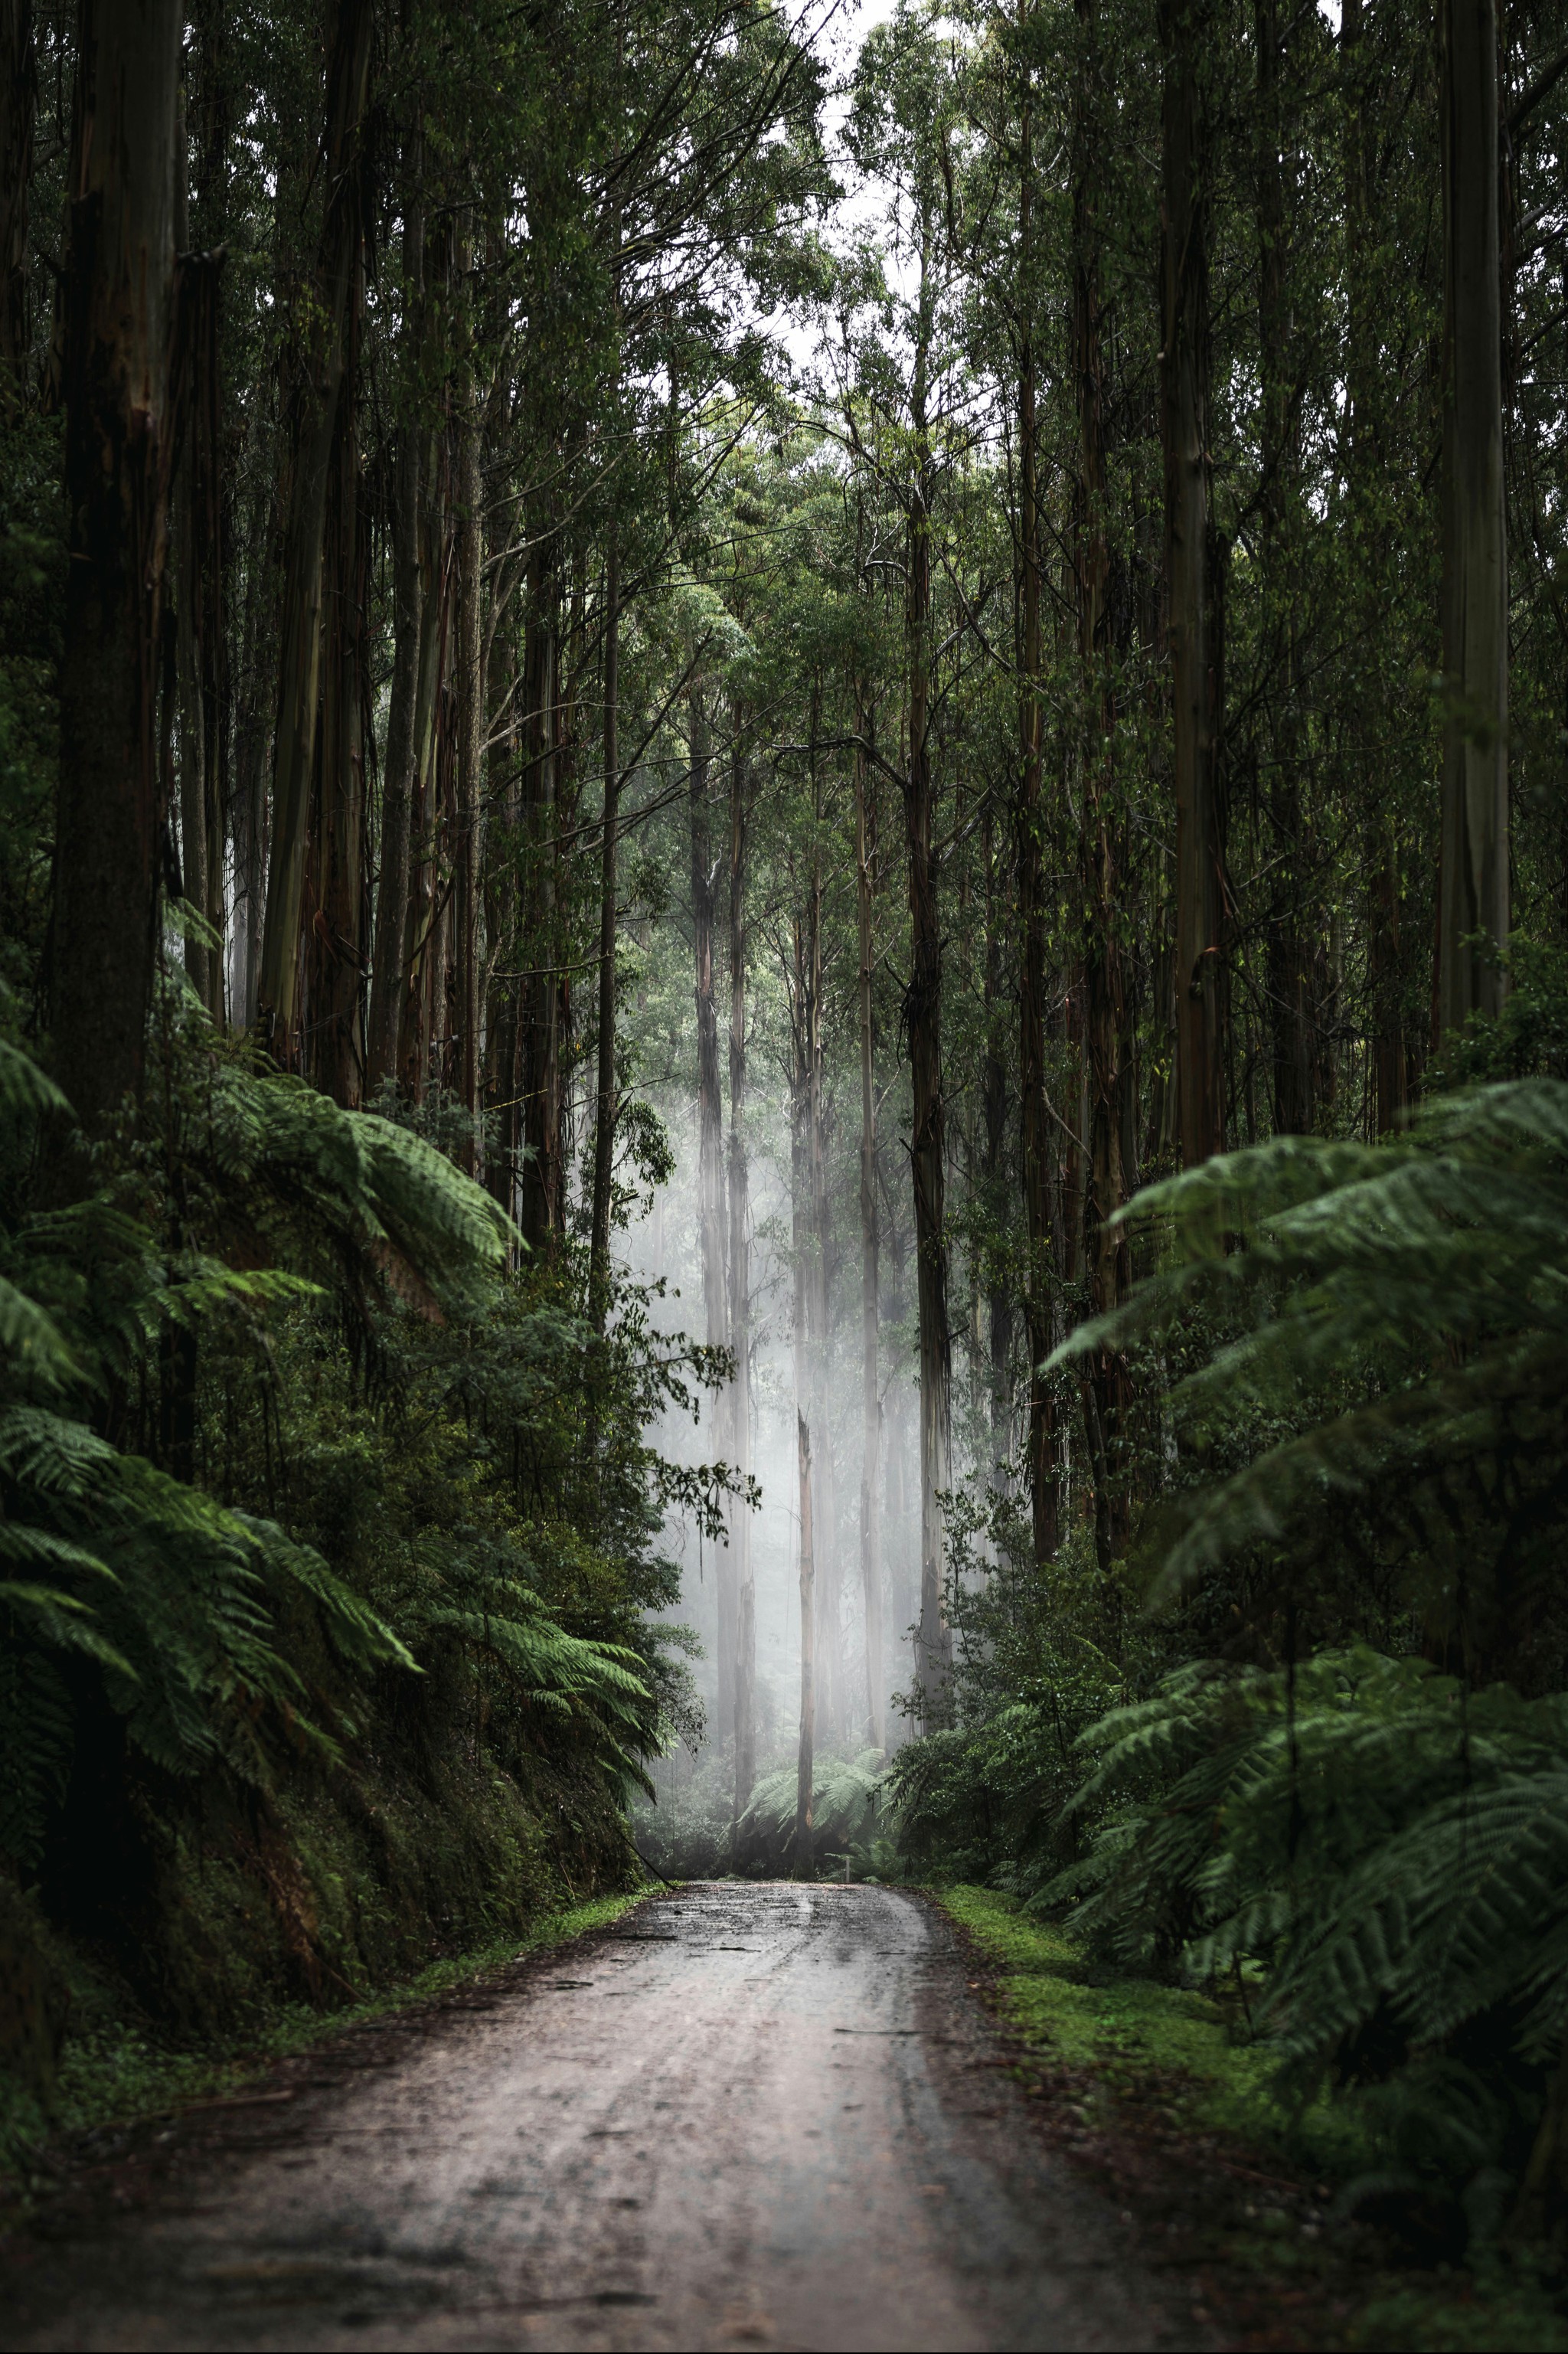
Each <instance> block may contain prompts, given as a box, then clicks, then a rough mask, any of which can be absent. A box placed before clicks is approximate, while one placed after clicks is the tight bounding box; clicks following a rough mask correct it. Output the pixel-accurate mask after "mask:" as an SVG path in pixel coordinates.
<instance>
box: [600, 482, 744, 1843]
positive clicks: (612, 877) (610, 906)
mask: <svg viewBox="0 0 1568 2354" xmlns="http://www.w3.org/2000/svg"><path fill="white" fill-rule="evenodd" d="M619 827H620V541H619V538H618V536H617V533H616V526H615V521H614V518H613V516H612V517H611V519H610V525H609V542H608V545H607V546H606V549H605V558H604V838H603V841H602V843H601V844H600V851H599V1071H598V1084H597V1087H596V1088H595V1104H594V1140H593V1225H592V1234H591V1240H590V1243H589V1251H588V1298H589V1303H590V1308H591V1312H592V1317H593V1322H594V1326H595V1329H596V1330H597V1331H600V1332H602V1331H603V1330H604V1320H605V1318H606V1316H607V1315H608V1314H609V1217H610V1205H611V1193H612V1187H613V1184H614V1177H615V1119H616V1108H617V1107H616V1087H615V935H616V918H617V902H618V899H619V896H620V880H619V874H618V865H619V861H618V857H617V838H616V837H617V832H618V830H619ZM732 1051H733V1050H732ZM741 1803H742V1804H744V1801H742V1802H741ZM737 1811H738V1809H737Z"/></svg>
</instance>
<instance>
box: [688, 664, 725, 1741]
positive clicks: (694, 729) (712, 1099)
mask: <svg viewBox="0 0 1568 2354" xmlns="http://www.w3.org/2000/svg"><path fill="white" fill-rule="evenodd" d="M691 759H692V767H691V787H690V791H689V794H688V801H687V805H688V810H689V814H690V821H691V855H692V949H693V960H694V994H695V1002H696V1015H697V1216H698V1222H699V1225H700V1229H701V1237H702V1250H703V1313H704V1327H705V1337H706V1340H707V1344H708V1346H709V1348H710V1349H722V1348H725V1347H726V1346H727V1345H728V1330H727V1328H728V1313H727V1310H728V1305H729V1303H728V1299H727V1298H726V1286H725V1264H724V1246H725V1232H724V1108H723V1102H722V1099H721V1097H720V1092H719V1056H718V1005H717V1000H716V997H715V990H714V882H715V877H716V875H717V874H718V861H717V859H716V858H715V856H714V853H713V825H712V812H711V810H710V808H709V802H708V788H709V782H710V771H711V769H712V762H713V753H712V737H711V731H710V726H709V717H708V707H707V701H706V696H705V691H704V689H703V688H702V687H700V686H694V687H693V689H692V694H691ZM714 1587H715V1601H716V1603H717V1606H718V1642H717V1647H716V1648H717V1660H716V1665H717V1669H718V1697H717V1712H716V1717H715V1722H716V1723H717V1724H718V1727H719V1737H720V1739H721V1740H723V1739H724V1738H725V1737H726V1735H727V1734H728V1733H729V1731H730V1728H731V1726H732V1725H733V1723H734V1722H735V1572H734V1563H733V1561H732V1560H731V1557H730V1554H729V1552H728V1550H727V1548H726V1547H721V1548H720V1550H719V1553H718V1554H717V1557H716V1559H715V1566H714Z"/></svg>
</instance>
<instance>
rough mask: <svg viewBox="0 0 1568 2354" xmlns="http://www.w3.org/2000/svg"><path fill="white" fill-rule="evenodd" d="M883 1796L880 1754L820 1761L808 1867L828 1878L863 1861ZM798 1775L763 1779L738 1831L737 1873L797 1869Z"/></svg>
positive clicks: (783, 1769)
mask: <svg viewBox="0 0 1568 2354" xmlns="http://www.w3.org/2000/svg"><path fill="white" fill-rule="evenodd" d="M882 1795H883V1775H882V1755H881V1752H880V1751H879V1750H875V1749H867V1750H863V1751H862V1753H861V1754H860V1755H859V1756H857V1757H826V1756H824V1757H818V1758H817V1759H816V1760H815V1761H814V1765H813V1771H812V1776H811V1825H812V1832H811V1864H812V1867H813V1869H814V1870H816V1871H818V1872H823V1873H831V1872H833V1871H834V1870H836V1869H838V1868H839V1867H840V1866H842V1864H844V1863H845V1862H846V1861H850V1860H851V1859H852V1858H853V1857H855V1856H860V1857H864V1856H865V1855H866V1854H867V1853H868V1852H869V1850H870V1848H871V1845H872V1842H873V1840H874V1839H875V1836H876V1823H877V1813H878V1808H879V1803H880V1801H881V1798H882ZM799 1797H800V1770H799V1767H798V1766H796V1765H780V1766H779V1768H778V1770H777V1771H776V1772H775V1773H772V1774H765V1775H764V1776H763V1777H762V1779H761V1780H760V1781H759V1782H758V1785H757V1787H756V1788H755V1789H754V1790H753V1791H752V1794H751V1798H750V1802H749V1804H748V1805H747V1808H746V1811H745V1813H744V1814H743V1815H742V1816H741V1818H740V1820H739V1822H738V1823H737V1824H736V1840H735V1858H736V1870H737V1871H741V1872H755V1873H758V1874H759V1875H764V1876H766V1875H768V1874H772V1873H776V1872H778V1873H782V1872H790V1871H795V1870H798V1869H799V1868H800V1861H801V1859H800V1857H799V1856H798V1855H797V1853H796V1850H795V1824H796V1814H797V1808H798V1802H799Z"/></svg>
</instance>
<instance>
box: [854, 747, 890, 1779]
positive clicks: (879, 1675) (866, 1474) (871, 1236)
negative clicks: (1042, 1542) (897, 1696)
mask: <svg viewBox="0 0 1568 2354" xmlns="http://www.w3.org/2000/svg"><path fill="white" fill-rule="evenodd" d="M856 732H857V734H863V732H864V718H863V716H862V719H861V723H860V726H858V727H857V730H856ZM866 785H867V775H866V761H865V758H864V755H863V753H860V752H857V754H856V756H855V764H854V832H855V903H856V912H857V915H858V918H859V935H860V976H859V980H860V986H859V992H858V994H859V1015H860V1323H861V1358H860V1421H861V1454H860V1577H861V1591H862V1596H863V1603H864V1608H865V1684H866V1709H867V1723H868V1725H869V1728H870V1734H871V1746H872V1747H873V1748H874V1749H885V1747H886V1745H887V1710H886V1699H885V1691H884V1678H883V1659H882V1649H883V1633H882V1515H881V1512H880V1511H879V1510H878V1507H877V1479H878V1475H879V1473H880V1470H881V1461H882V1398H881V1390H880V1383H879V1369H878V1363H877V1360H878V1342H879V1338H880V1335H879V1331H878V1283H879V1272H878V1235H877V1221H876V1073H875V1068H874V1060H873V1054H872V1048H873V1044H874V1041H873V1036H872V997H871V982H872V973H873V970H874V933H873V907H872V877H871V861H872V839H871V824H870V816H869V812H868V810H867V805H866V804H867V790H866Z"/></svg>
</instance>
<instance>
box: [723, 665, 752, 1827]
mask: <svg viewBox="0 0 1568 2354" xmlns="http://www.w3.org/2000/svg"><path fill="white" fill-rule="evenodd" d="M740 723H741V715H740V714H739V712H738V711H737V712H736V714H735V725H736V742H735V745H734V748H733V749H732V751H731V753H730V770H729V1345H730V1347H731V1348H732V1349H733V1350H734V1352H735V1385H734V1388H733V1390H732V1391H731V1394H730V1402H731V1414H732V1435H733V1448H734V1455H735V1468H736V1476H737V1478H738V1479H741V1480H742V1481H744V1480H745V1479H747V1478H748V1477H749V1476H750V1472H751V1245H750V1241H749V1238H748V1236H747V1211H748V1204H747V1191H748V1174H749V1172H748V1171H747V1154H746V847H747V843H746V832H747V827H746V756H745V754H744V752H743V751H742V749H741V744H740V735H741V724H740ZM729 1528H730V1534H729V1544H730V1557H731V1561H732V1564H733V1566H734V1575H735V1596H736V1610H735V1819H736V1822H738V1821H739V1819H740V1817H741V1815H742V1813H743V1811H744V1810H745V1808H746V1806H747V1801H748V1800H749V1798H750V1797H751V1791H752V1785H753V1784H754V1782H755V1781H756V1779H757V1576H756V1571H755V1568H754V1566H753V1564H752V1559H751V1507H750V1505H749V1504H748V1503H747V1502H746V1501H745V1500H744V1499H743V1498H737V1499H736V1502H735V1503H734V1504H733V1505H732V1507H731V1510H730V1523H729Z"/></svg>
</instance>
